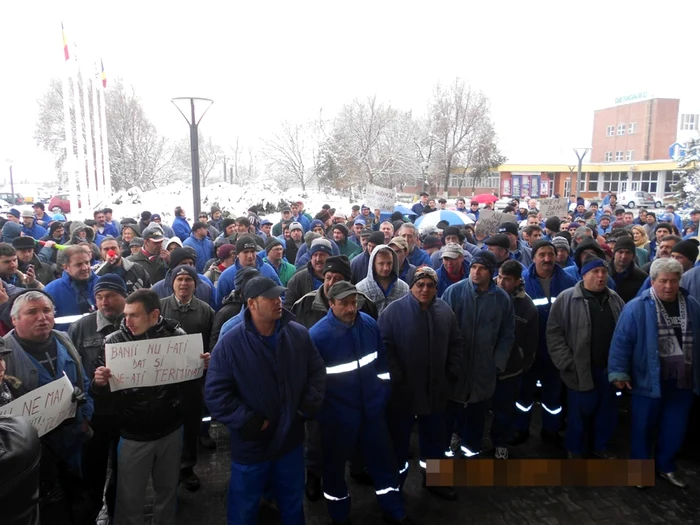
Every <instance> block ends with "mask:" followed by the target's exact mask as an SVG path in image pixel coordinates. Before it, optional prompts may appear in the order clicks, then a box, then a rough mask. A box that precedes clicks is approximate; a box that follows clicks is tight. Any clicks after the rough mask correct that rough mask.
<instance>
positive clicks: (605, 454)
mask: <svg viewBox="0 0 700 525" xmlns="http://www.w3.org/2000/svg"><path fill="white" fill-rule="evenodd" d="M592 454H593V455H594V456H595V457H597V458H598V459H617V456H616V455H615V454H613V453H612V452H610V451H609V450H594V451H593V452H592Z"/></svg>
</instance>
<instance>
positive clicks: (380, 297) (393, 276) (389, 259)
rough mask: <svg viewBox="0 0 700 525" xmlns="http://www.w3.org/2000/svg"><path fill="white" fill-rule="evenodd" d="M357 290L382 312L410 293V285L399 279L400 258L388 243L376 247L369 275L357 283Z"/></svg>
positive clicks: (370, 263)
mask: <svg viewBox="0 0 700 525" xmlns="http://www.w3.org/2000/svg"><path fill="white" fill-rule="evenodd" d="M380 233H381V232H380ZM357 290H358V291H359V292H362V293H363V294H364V295H366V296H367V297H368V298H369V299H370V301H372V302H373V303H374V304H375V306H376V307H377V311H378V312H379V313H380V314H381V313H382V311H383V310H384V308H386V307H387V306H389V304H391V303H392V302H393V301H396V300H397V299H401V298H402V297H403V296H404V295H406V294H407V293H408V285H407V284H406V283H405V282H403V281H402V280H401V279H399V258H398V257H397V255H396V252H395V251H394V250H392V249H391V248H390V247H389V246H387V245H386V244H380V245H379V246H377V247H375V248H374V250H373V251H372V255H371V256H370V258H369V269H368V270H367V277H365V278H364V279H362V280H361V281H360V282H359V283H357Z"/></svg>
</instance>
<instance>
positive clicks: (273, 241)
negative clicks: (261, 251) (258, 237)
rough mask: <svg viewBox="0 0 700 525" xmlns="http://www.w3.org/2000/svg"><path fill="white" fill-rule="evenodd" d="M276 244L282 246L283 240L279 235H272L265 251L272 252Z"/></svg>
mask: <svg viewBox="0 0 700 525" xmlns="http://www.w3.org/2000/svg"><path fill="white" fill-rule="evenodd" d="M275 246H282V242H281V241H280V240H279V239H278V238H277V237H270V238H269V239H268V240H267V243H265V253H270V250H272V248H274V247H275Z"/></svg>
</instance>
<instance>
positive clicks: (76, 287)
mask: <svg viewBox="0 0 700 525" xmlns="http://www.w3.org/2000/svg"><path fill="white" fill-rule="evenodd" d="M59 260H60V261H61V262H62V264H63V275H62V276H61V278H60V279H56V280H55V281H51V282H50V283H49V284H47V285H46V286H45V287H44V291H45V292H46V293H47V294H49V295H50V296H51V298H52V299H53V301H54V303H56V329H57V330H67V329H68V326H69V325H70V323H71V322H72V321H70V320H68V319H65V317H66V316H74V315H80V314H88V313H90V312H94V311H95V310H96V306H95V294H94V293H93V287H94V285H95V281H96V280H97V275H95V272H93V271H92V269H91V268H90V252H89V251H88V249H87V248H86V247H85V246H83V245H76V246H69V247H67V248H66V249H65V250H63V251H62V252H61V256H60V257H59ZM61 318H64V319H61Z"/></svg>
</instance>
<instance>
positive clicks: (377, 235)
mask: <svg viewBox="0 0 700 525" xmlns="http://www.w3.org/2000/svg"><path fill="white" fill-rule="evenodd" d="M367 242H371V243H372V244H374V245H375V246H377V245H379V244H384V234H383V233H382V232H372V234H371V235H370V236H369V237H367Z"/></svg>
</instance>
